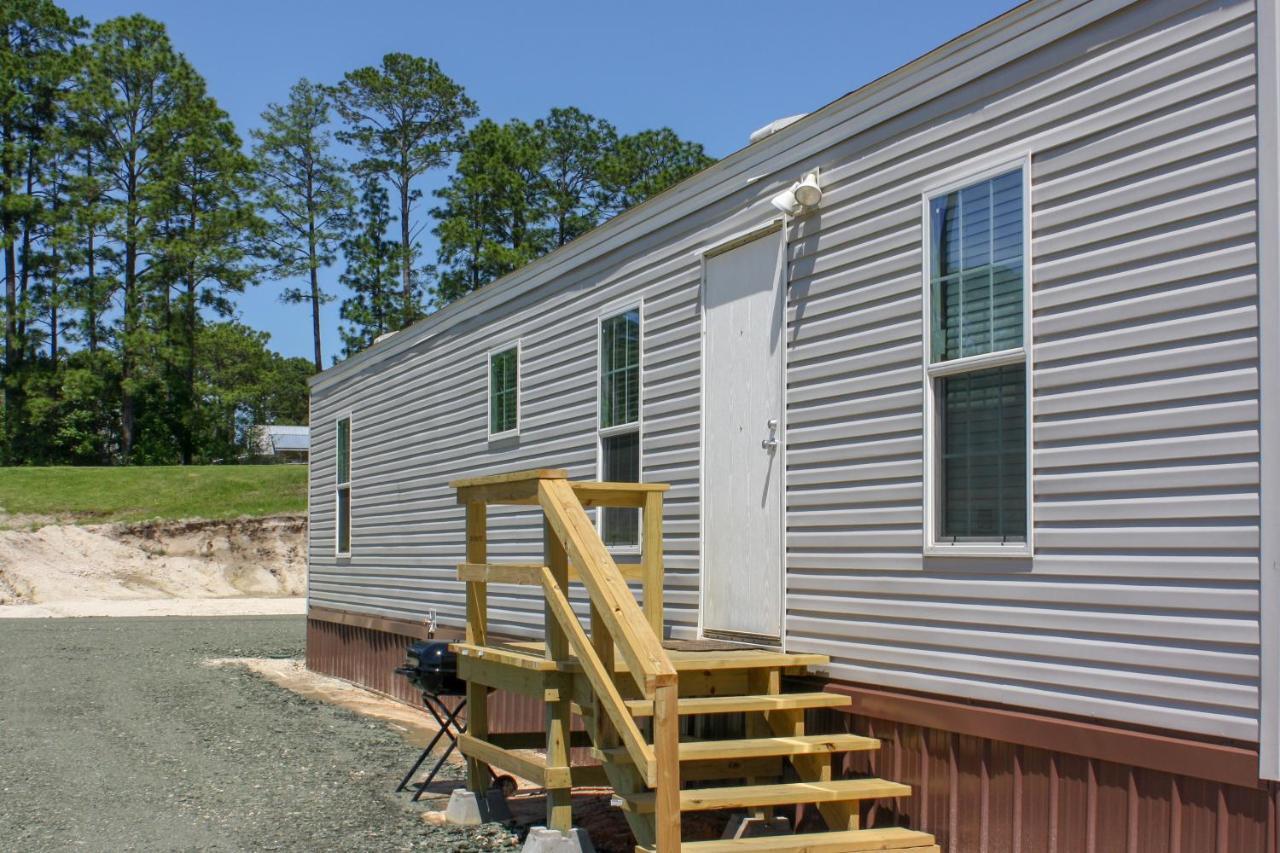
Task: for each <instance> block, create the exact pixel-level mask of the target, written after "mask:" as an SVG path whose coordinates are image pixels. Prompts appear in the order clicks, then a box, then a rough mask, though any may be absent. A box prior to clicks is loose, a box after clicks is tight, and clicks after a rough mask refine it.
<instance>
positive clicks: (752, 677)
mask: <svg viewBox="0 0 1280 853" xmlns="http://www.w3.org/2000/svg"><path fill="white" fill-rule="evenodd" d="M747 685H748V693H751V694H776V693H781V692H782V673H781V672H780V671H779V670H777V669H772V668H771V669H763V670H752V671H751V672H750V673H749V674H748V676H747ZM747 716H748V719H749V718H750V717H752V716H755V715H754V714H748V715H747ZM763 716H764V719H765V721H766V723H767V725H768V728H769V730H770V731H771V732H772V734H773V736H774V737H802V736H803V735H804V733H805V727H804V711H803V710H800V709H795V710H789V711H769V712H767V713H765V714H764V715H763ZM748 736H752V735H748ZM791 765H792V766H793V767H795V769H796V775H797V776H799V777H800V781H801V782H830V781H831V780H832V778H833V774H832V766H831V755H830V753H823V754H819V755H793V756H791ZM818 812H819V813H820V814H821V815H822V819H823V820H824V821H826V824H827V829H829V830H831V831H832V832H842V831H844V830H846V829H857V828H858V825H859V818H858V805H857V803H848V802H835V803H818Z"/></svg>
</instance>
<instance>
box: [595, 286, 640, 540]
mask: <svg viewBox="0 0 1280 853" xmlns="http://www.w3.org/2000/svg"><path fill="white" fill-rule="evenodd" d="M599 344H600V392H599V398H600V412H599V441H600V478H601V479H603V480H605V481H607V482H613V483H638V482H639V481H640V309H639V308H632V309H630V310H628V311H623V312H621V313H619V314H615V315H613V316H610V317H605V318H604V319H602V320H601V321H600V341H599ZM600 534H601V537H602V538H603V539H604V543H605V544H606V545H608V546H610V547H635V546H638V545H639V544H640V511H639V510H636V509H623V508H617V507H610V508H605V509H602V510H601V511H600Z"/></svg>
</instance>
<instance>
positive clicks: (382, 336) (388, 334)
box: [373, 329, 400, 344]
mask: <svg viewBox="0 0 1280 853" xmlns="http://www.w3.org/2000/svg"><path fill="white" fill-rule="evenodd" d="M398 331H400V330H399V329H393V330H391V331H390V332H383V333H382V334H380V335H378V336H377V337H376V338H374V339H373V342H374V343H375V344H380V343H382V342H383V341H385V340H386V339H387V338H389V337H391V336H392V335H394V334H395V333H396V332H398Z"/></svg>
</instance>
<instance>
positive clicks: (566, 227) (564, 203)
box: [534, 107, 618, 246]
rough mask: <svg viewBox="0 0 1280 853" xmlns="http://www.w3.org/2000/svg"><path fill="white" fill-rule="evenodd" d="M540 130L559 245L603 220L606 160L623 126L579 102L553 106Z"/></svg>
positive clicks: (547, 194) (550, 210) (537, 125)
mask: <svg viewBox="0 0 1280 853" xmlns="http://www.w3.org/2000/svg"><path fill="white" fill-rule="evenodd" d="M534 130H535V132H536V133H537V135H538V138H539V144H540V145H541V147H542V150H543V158H544V160H543V164H542V170H541V171H542V177H543V181H544V182H545V187H544V189H543V192H544V193H545V198H546V203H547V207H548V214H549V215H550V216H551V218H552V220H554V222H555V245H556V246H563V245H564V244H565V243H568V242H569V241H570V240H573V239H574V238H576V237H579V236H581V235H582V234H585V233H586V232H588V231H590V230H591V229H592V228H594V227H595V226H596V225H597V224H599V222H600V218H601V216H600V209H601V199H602V192H601V187H600V177H601V162H602V161H603V160H604V158H605V157H606V156H607V155H608V153H609V151H610V150H611V149H612V148H613V146H614V145H616V144H617V141H618V132H617V131H616V130H615V129H614V127H613V125H612V124H610V123H609V122H607V121H605V120H604V119H600V118H596V117H595V116H593V115H589V114H587V113H584V112H583V111H582V110H579V109H577V108H576V107H563V108H562V107H557V108H555V109H553V110H551V113H550V114H549V115H548V116H547V117H546V118H544V119H539V120H538V121H537V122H535V123H534Z"/></svg>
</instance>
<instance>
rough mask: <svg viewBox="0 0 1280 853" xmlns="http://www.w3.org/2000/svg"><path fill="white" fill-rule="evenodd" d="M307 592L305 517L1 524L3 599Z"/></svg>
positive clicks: (40, 600)
mask: <svg viewBox="0 0 1280 853" xmlns="http://www.w3.org/2000/svg"><path fill="white" fill-rule="evenodd" d="M305 591H306V520H305V519H304V518H303V517H301V516H276V517H269V518H241V519H233V520H228V521H176V522H147V523H143V524H104V525H90V526H76V525H67V524H50V525H45V526H43V527H39V528H37V529H33V530H0V605H2V604H31V603H47V602H56V601H71V600H86V599H96V600H113V599H116V600H118V599H156V598H226V597H236V596H260V597H261V596H297V595H302V594H304V593H305Z"/></svg>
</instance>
